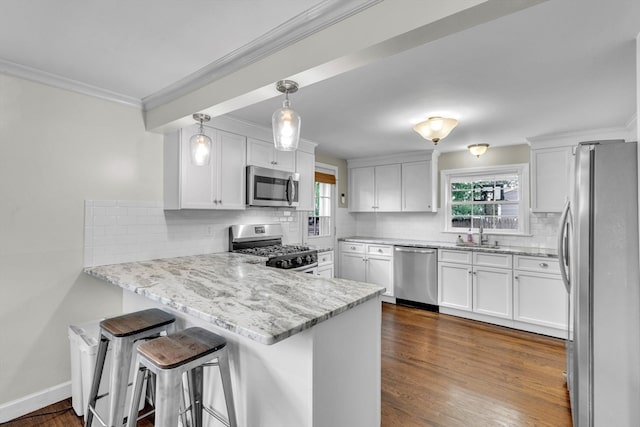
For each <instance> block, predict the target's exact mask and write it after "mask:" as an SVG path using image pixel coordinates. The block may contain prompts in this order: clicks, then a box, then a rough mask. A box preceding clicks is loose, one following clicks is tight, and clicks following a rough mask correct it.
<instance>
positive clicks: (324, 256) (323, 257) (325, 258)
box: [318, 251, 333, 266]
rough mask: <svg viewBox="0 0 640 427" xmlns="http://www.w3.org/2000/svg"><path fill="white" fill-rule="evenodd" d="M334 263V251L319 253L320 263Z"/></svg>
mask: <svg viewBox="0 0 640 427" xmlns="http://www.w3.org/2000/svg"><path fill="white" fill-rule="evenodd" d="M325 264H333V251H329V252H320V253H319V254H318V265H319V266H320V265H325Z"/></svg>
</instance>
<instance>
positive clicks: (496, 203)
mask: <svg viewBox="0 0 640 427" xmlns="http://www.w3.org/2000/svg"><path fill="white" fill-rule="evenodd" d="M514 169H517V167H515V166H514ZM517 170H519V169H517ZM519 173H520V172H515V171H514V172H509V171H506V172H505V173H500V172H497V173H495V174H491V173H487V174H482V173H478V174H476V175H463V174H462V173H456V174H453V175H451V176H449V178H448V179H449V181H448V182H449V184H448V185H449V197H450V199H449V201H448V204H449V206H450V209H449V211H448V212H447V217H448V219H447V221H448V225H447V228H449V229H455V231H461V232H464V231H466V230H468V229H469V228H471V229H472V230H473V231H474V232H477V230H478V229H479V228H480V227H483V228H484V229H485V230H487V231H489V230H505V231H520V230H521V228H523V227H524V225H523V224H521V218H520V214H521V209H522V206H521V203H523V202H522V201H521V200H520V198H521V197H522V196H521V191H520V181H519V180H520V175H519Z"/></svg>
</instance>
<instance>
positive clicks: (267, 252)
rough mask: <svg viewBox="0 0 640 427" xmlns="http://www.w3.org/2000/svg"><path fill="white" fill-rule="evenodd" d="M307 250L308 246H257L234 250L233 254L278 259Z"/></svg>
mask: <svg viewBox="0 0 640 427" xmlns="http://www.w3.org/2000/svg"><path fill="white" fill-rule="evenodd" d="M308 250H309V247H308V246H298V245H271V246H259V247H254V248H244V249H236V250H234V252H238V253H241V254H248V255H257V256H263V257H268V258H273V257H278V256H282V255H288V254H297V253H299V252H306V251H308Z"/></svg>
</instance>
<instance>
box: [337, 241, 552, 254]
mask: <svg viewBox="0 0 640 427" xmlns="http://www.w3.org/2000/svg"><path fill="white" fill-rule="evenodd" d="M338 240H339V241H344V242H357V243H378V244H382V245H397V246H413V247H418V248H437V249H456V250H461V251H483V252H493V253H501V254H511V255H526V256H539V257H548V258H557V257H558V250H557V249H550V248H532V247H526V246H498V247H497V248H492V247H487V246H482V247H478V246H458V245H456V244H455V242H434V241H429V240H409V239H392V238H386V237H364V236H353V237H344V238H340V239H338Z"/></svg>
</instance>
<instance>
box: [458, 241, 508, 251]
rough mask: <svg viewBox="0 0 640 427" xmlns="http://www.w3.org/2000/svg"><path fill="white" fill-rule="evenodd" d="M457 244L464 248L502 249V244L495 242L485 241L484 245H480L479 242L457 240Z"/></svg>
mask: <svg viewBox="0 0 640 427" xmlns="http://www.w3.org/2000/svg"><path fill="white" fill-rule="evenodd" d="M456 246H460V247H462V248H483V249H500V246H498V245H497V244H495V243H484V244H482V245H479V244H477V243H469V242H456Z"/></svg>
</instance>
